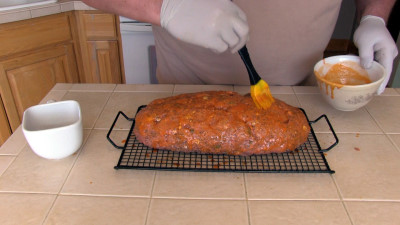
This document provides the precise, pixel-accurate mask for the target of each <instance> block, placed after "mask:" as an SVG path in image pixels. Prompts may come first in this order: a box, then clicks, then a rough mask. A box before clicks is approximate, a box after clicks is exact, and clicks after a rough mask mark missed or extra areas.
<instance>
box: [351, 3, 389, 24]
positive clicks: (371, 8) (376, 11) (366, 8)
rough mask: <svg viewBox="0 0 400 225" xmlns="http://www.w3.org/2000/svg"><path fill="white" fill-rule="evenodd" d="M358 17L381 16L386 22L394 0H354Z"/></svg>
mask: <svg viewBox="0 0 400 225" xmlns="http://www.w3.org/2000/svg"><path fill="white" fill-rule="evenodd" d="M355 2H356V6H357V14H358V16H359V18H362V17H363V16H366V15H372V16H378V17H381V18H382V19H383V20H384V21H385V22H387V20H388V18H389V15H390V12H391V11H392V8H393V6H394V3H395V2H396V0H355Z"/></svg>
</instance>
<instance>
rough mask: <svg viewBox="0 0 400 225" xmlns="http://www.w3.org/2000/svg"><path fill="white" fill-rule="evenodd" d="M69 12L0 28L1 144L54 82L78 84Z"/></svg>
mask: <svg viewBox="0 0 400 225" xmlns="http://www.w3.org/2000/svg"><path fill="white" fill-rule="evenodd" d="M73 22H74V17H73V14H72V13H61V14H56V15H52V16H45V17H40V18H35V19H30V20H24V21H19V22H13V23H6V24H1V25H0V43H1V45H0V96H1V99H0V100H1V102H0V103H1V104H0V126H1V128H0V144H2V143H3V142H4V141H5V139H7V137H8V136H10V134H11V133H12V132H13V131H15V129H17V128H18V126H19V125H20V124H21V121H22V115H23V112H24V110H25V109H26V108H28V107H30V106H32V105H36V104H38V103H39V102H40V100H41V99H43V97H44V96H45V95H46V94H47V93H48V92H49V91H50V90H51V88H53V86H54V84H55V83H57V82H63V83H76V82H79V70H78V66H77V58H76V54H75V51H76V50H75V47H76V46H75V44H74V33H73V29H72V26H71V24H73Z"/></svg>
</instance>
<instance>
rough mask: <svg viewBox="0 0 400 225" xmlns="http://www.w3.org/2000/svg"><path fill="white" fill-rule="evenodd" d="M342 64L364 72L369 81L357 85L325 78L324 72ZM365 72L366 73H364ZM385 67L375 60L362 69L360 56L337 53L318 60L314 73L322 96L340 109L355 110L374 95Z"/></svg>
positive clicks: (383, 75) (380, 82) (381, 80)
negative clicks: (367, 67) (368, 66)
mask: <svg viewBox="0 0 400 225" xmlns="http://www.w3.org/2000/svg"><path fill="white" fill-rule="evenodd" d="M338 63H340V64H342V65H345V66H347V67H350V68H351V69H354V70H355V71H358V72H360V74H363V75H364V74H365V75H366V76H368V78H369V79H370V81H371V83H367V84H358V85H344V84H340V83H337V82H332V81H331V80H327V79H325V78H326V74H327V73H328V71H329V70H330V69H331V67H332V66H333V65H335V64H338ZM365 72H366V73H365ZM385 74H386V72H385V69H384V68H383V66H381V65H380V64H379V63H377V62H375V61H374V62H373V63H372V66H371V68H369V69H366V70H364V69H362V68H361V65H360V58H359V57H358V56H353V55H338V56H332V57H328V58H325V59H322V60H320V61H319V62H318V63H317V64H316V65H315V67H314V75H315V77H316V78H317V82H318V86H319V89H320V92H321V95H322V96H323V98H324V99H325V100H326V101H327V102H328V103H329V104H330V105H331V106H333V107H334V108H336V109H338V110H342V111H354V110H357V109H359V108H361V107H363V106H365V105H366V104H368V102H370V101H371V99H372V98H373V96H375V95H376V93H377V90H378V88H379V86H380V85H381V84H382V82H383V80H384V78H385Z"/></svg>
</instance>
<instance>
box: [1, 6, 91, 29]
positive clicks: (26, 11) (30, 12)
mask: <svg viewBox="0 0 400 225" xmlns="http://www.w3.org/2000/svg"><path fill="white" fill-rule="evenodd" d="M74 10H96V9H95V8H93V7H90V6H88V5H86V4H85V3H83V2H81V1H69V2H56V3H50V4H45V5H39V6H33V7H25V8H19V9H12V10H5V11H0V24H4V23H11V22H16V21H21V20H27V19H32V18H37V17H42V16H48V15H53V14H57V13H63V12H68V11H74Z"/></svg>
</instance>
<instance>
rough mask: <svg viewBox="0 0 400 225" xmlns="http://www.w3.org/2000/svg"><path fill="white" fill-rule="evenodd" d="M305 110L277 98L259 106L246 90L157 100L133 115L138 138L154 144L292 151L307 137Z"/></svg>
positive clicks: (195, 148) (211, 149) (246, 152)
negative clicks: (243, 94) (265, 105)
mask: <svg viewBox="0 0 400 225" xmlns="http://www.w3.org/2000/svg"><path fill="white" fill-rule="evenodd" d="M309 132H310V127H309V124H308V121H307V119H306V117H305V115H304V113H303V112H302V111H301V110H300V109H298V108H295V107H293V106H290V105H288V104H286V103H284V102H283V101H280V100H278V99H275V102H274V103H273V104H272V106H271V107H270V108H268V109H259V108H257V107H256V105H255V104H254V102H253V100H252V98H251V97H250V95H245V96H242V95H240V94H238V93H236V92H229V91H207V92H198V93H188V94H181V95H177V96H173V97H167V98H162V99H156V100H154V101H152V102H151V103H150V104H148V105H147V106H146V107H145V108H143V109H142V110H140V111H139V112H138V113H137V115H136V118H135V127H134V134H135V135H136V138H137V139H138V141H140V142H142V143H143V144H144V145H147V146H149V147H152V148H155V149H168V150H172V151H181V152H201V153H214V154H229V155H253V154H267V153H281V152H286V151H293V150H295V149H296V147H298V146H299V145H301V144H303V143H304V142H305V141H306V140H307V137H308V134H309Z"/></svg>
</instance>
